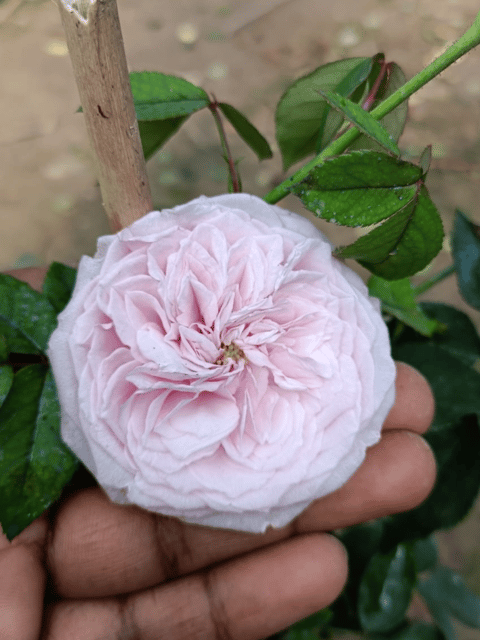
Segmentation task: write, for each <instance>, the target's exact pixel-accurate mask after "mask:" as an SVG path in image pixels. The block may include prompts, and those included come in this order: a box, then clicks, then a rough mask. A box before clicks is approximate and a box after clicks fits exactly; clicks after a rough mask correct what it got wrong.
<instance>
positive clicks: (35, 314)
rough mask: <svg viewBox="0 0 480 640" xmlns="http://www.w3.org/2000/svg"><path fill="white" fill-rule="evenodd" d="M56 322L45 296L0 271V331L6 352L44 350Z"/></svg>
mask: <svg viewBox="0 0 480 640" xmlns="http://www.w3.org/2000/svg"><path fill="white" fill-rule="evenodd" d="M56 325H57V314H56V313H55V309H54V308H53V306H52V305H51V303H50V302H49V301H48V299H47V298H46V296H44V295H42V294H41V293H39V292H38V291H34V290H33V289H32V288H31V287H30V286H29V285H28V284H26V283H24V282H20V280H17V279H16V278H12V277H11V276H8V275H5V274H0V332H1V333H3V335H4V336H5V338H6V340H7V344H8V347H9V351H15V352H18V353H38V352H39V351H45V349H46V348H47V344H48V340H49V338H50V335H51V333H52V331H53V330H54V329H55V327H56Z"/></svg>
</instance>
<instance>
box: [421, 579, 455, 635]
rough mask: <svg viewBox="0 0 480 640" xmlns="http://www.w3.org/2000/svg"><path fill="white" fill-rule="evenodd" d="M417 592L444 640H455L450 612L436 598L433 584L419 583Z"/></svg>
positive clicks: (436, 592) (427, 582)
mask: <svg viewBox="0 0 480 640" xmlns="http://www.w3.org/2000/svg"><path fill="white" fill-rule="evenodd" d="M418 591H419V592H420V595H421V596H422V597H423V599H424V600H425V602H426V605H427V607H428V610H429V611H430V614H431V616H432V618H433V619H434V621H435V622H436V624H437V626H438V627H439V629H440V630H441V632H442V633H443V636H444V638H446V640H457V636H456V633H455V630H454V628H453V625H452V621H451V619H450V612H449V611H448V609H447V608H446V607H445V605H444V603H443V602H442V601H441V600H440V599H439V597H438V595H439V594H438V589H437V588H436V585H435V583H434V582H433V583H432V582H430V581H428V580H427V581H425V582H420V583H419V584H418Z"/></svg>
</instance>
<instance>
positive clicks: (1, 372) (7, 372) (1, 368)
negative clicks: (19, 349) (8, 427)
mask: <svg viewBox="0 0 480 640" xmlns="http://www.w3.org/2000/svg"><path fill="white" fill-rule="evenodd" d="M12 383H13V369H12V367H10V366H9V365H8V364H3V365H0V407H1V406H2V404H3V403H4V401H5V398H6V397H7V396H8V393H9V391H10V389H11V387H12ZM0 429H1V426H0Z"/></svg>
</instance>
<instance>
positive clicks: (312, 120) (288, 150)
mask: <svg viewBox="0 0 480 640" xmlns="http://www.w3.org/2000/svg"><path fill="white" fill-rule="evenodd" d="M371 64H372V59H371V58H348V59H346V60H337V61H336V62H331V63H329V64H326V65H323V66H321V67H318V68H317V69H315V71H312V72H311V73H309V74H308V75H306V76H303V77H301V78H299V79H298V80H296V81H295V82H294V83H293V84H292V85H291V86H290V87H289V88H288V89H287V90H286V91H285V93H284V94H283V95H282V97H281V98H280V101H279V103H278V105H277V109H276V113H275V124H276V138H277V142H278V146H279V148H280V151H281V154H282V159H283V166H284V169H288V167H290V166H291V165H292V164H294V163H295V162H297V161H298V160H302V159H303V158H305V157H306V156H308V155H310V154H312V153H314V152H315V149H316V144H317V140H318V138H319V135H320V133H321V131H320V128H321V127H323V126H325V112H326V111H327V112H328V111H330V106H329V105H328V104H327V103H326V102H325V100H324V98H323V97H322V96H321V94H320V93H319V90H321V91H329V90H338V86H339V84H340V83H342V81H343V80H345V79H346V77H347V76H349V74H351V75H350V79H349V80H348V82H347V81H345V84H347V85H349V87H348V88H349V89H351V91H350V93H351V92H353V91H354V90H355V88H356V87H357V86H358V85H359V84H361V82H362V81H363V80H364V79H365V77H366V76H365V74H367V75H368V72H369V70H370V69H371ZM350 93H347V95H350ZM339 120H340V122H338V126H339V125H340V124H341V121H342V118H341V117H340V118H339ZM337 128H338V127H337ZM334 133H335V130H334V131H333V134H332V135H334Z"/></svg>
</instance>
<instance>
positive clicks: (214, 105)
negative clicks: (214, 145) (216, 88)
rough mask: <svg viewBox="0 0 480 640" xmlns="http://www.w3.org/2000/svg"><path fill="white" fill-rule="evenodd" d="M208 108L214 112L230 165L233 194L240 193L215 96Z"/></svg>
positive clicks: (225, 155) (236, 174)
mask: <svg viewBox="0 0 480 640" xmlns="http://www.w3.org/2000/svg"><path fill="white" fill-rule="evenodd" d="M208 108H209V109H210V111H211V112H212V115H213V119H214V120H215V124H216V125H217V130H218V135H219V136H220V143H221V145H222V150H223V154H224V157H225V159H226V161H227V163H228V170H229V171H230V177H231V179H232V189H233V193H239V192H240V191H241V189H240V180H239V178H238V173H237V169H236V167H235V162H234V160H233V157H232V154H231V153H230V147H229V146H228V141H227V136H226V134H225V129H224V128H223V122H222V119H221V117H220V113H219V112H218V102H217V99H216V98H215V96H213V101H212V102H211V103H210V104H209V105H208Z"/></svg>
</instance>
